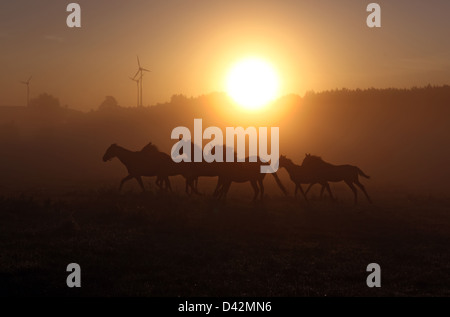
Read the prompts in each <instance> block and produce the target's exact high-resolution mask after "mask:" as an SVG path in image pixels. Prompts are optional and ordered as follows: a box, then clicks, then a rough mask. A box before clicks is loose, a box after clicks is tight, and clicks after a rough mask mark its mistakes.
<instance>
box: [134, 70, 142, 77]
mask: <svg viewBox="0 0 450 317" xmlns="http://www.w3.org/2000/svg"><path fill="white" fill-rule="evenodd" d="M140 71H141V70H140V69H138V71H137V72H136V75H134V76H133V79H135V78H136V76H137V75H138V74H139V72H140Z"/></svg>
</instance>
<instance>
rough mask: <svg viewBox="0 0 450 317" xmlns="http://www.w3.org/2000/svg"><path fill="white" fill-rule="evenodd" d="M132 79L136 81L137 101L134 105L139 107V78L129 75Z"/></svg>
mask: <svg viewBox="0 0 450 317" xmlns="http://www.w3.org/2000/svg"><path fill="white" fill-rule="evenodd" d="M129 78H130V79H131V80H132V81H135V82H136V87H137V103H136V105H137V106H138V107H139V98H140V94H139V79H135V78H133V77H129Z"/></svg>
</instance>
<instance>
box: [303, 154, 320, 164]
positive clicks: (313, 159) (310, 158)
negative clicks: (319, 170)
mask: <svg viewBox="0 0 450 317" xmlns="http://www.w3.org/2000/svg"><path fill="white" fill-rule="evenodd" d="M317 164H319V165H320V164H323V160H322V158H321V157H320V156H315V155H311V154H309V153H307V154H305V158H304V159H303V162H302V166H311V165H317Z"/></svg>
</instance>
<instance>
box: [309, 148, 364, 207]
mask: <svg viewBox="0 0 450 317" xmlns="http://www.w3.org/2000/svg"><path fill="white" fill-rule="evenodd" d="M302 166H304V167H305V168H308V169H310V170H311V171H313V172H314V173H315V174H316V176H317V179H318V180H319V181H320V182H341V181H344V182H345V183H346V184H347V185H348V187H350V189H351V190H352V191H353V194H354V196H355V204H356V203H357V199H358V198H357V197H358V195H357V190H356V187H355V185H353V184H356V185H357V186H358V187H359V188H360V189H361V190H362V191H363V193H364V194H365V195H366V198H367V200H368V201H369V202H370V203H372V200H371V199H370V197H369V195H368V194H367V192H366V189H365V187H364V185H363V184H361V183H360V181H359V178H358V176H359V175H361V176H363V177H365V178H370V176H368V175H366V174H365V173H364V172H363V171H362V170H361V169H360V168H359V167H357V166H353V165H333V164H331V163H328V162H325V161H324V160H322V158H321V157H319V156H315V155H311V154H306V156H305V158H304V159H303V163H302ZM311 186H312V185H310V187H309V188H308V189H307V190H306V194H308V191H309V190H310V189H311Z"/></svg>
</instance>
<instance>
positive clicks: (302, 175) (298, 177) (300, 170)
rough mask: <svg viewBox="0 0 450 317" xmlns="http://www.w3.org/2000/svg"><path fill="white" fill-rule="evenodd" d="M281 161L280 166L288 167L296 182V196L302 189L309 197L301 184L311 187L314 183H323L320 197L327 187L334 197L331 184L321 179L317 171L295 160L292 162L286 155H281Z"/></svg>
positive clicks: (304, 195) (292, 178)
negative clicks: (298, 163)
mask: <svg viewBox="0 0 450 317" xmlns="http://www.w3.org/2000/svg"><path fill="white" fill-rule="evenodd" d="M279 163H280V164H279V166H280V168H285V169H286V171H287V172H288V174H289V177H290V179H291V181H292V182H293V183H294V184H295V193H294V196H297V192H298V190H299V189H300V192H301V193H302V195H303V197H304V198H305V200H306V201H307V200H308V198H307V196H306V193H305V192H304V191H303V188H302V185H301V184H310V187H312V186H313V185H314V184H317V183H320V184H321V185H322V189H321V191H320V198H322V196H323V192H324V190H325V189H327V191H328V193H329V194H330V197H331V199H333V194H332V193H331V189H330V185H329V184H328V182H325V181H323V180H320V179H319V178H318V177H317V175H316V173H314V171H311V170H310V169H308V168H306V167H305V166H301V165H297V164H295V163H294V162H292V160H290V159H288V158H287V157H286V156H284V155H281V156H280V161H279ZM310 187H309V188H308V190H309V189H310Z"/></svg>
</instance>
